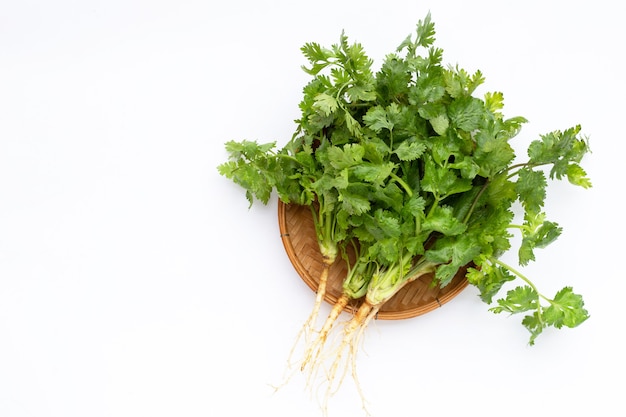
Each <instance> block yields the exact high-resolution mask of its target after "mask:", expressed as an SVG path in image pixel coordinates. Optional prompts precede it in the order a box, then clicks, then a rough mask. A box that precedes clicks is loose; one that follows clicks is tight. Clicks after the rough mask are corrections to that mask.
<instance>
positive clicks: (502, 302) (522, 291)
mask: <svg viewBox="0 0 626 417" xmlns="http://www.w3.org/2000/svg"><path fill="white" fill-rule="evenodd" d="M538 305H539V295H538V294H537V292H536V291H535V290H534V289H532V288H531V287H529V286H528V285H524V286H520V287H516V288H514V289H512V290H509V291H508V292H507V293H506V297H505V298H501V299H499V300H498V306H497V307H493V308H492V309H491V311H493V312H494V313H502V312H508V313H511V314H516V313H522V312H524V311H529V310H535V309H537V306H538Z"/></svg>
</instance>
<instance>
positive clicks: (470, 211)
mask: <svg viewBox="0 0 626 417" xmlns="http://www.w3.org/2000/svg"><path fill="white" fill-rule="evenodd" d="M488 185H489V178H487V181H485V183H484V184H483V186H482V188H481V189H480V191H479V192H478V194H476V197H475V198H474V201H473V202H472V206H471V207H470V209H469V210H468V211H467V214H466V215H465V217H464V218H463V223H467V222H468V221H469V219H470V217H471V216H472V213H473V212H474V209H475V208H476V204H478V200H480V197H481V196H482V195H483V193H484V192H485V190H486V189H487V186H488Z"/></svg>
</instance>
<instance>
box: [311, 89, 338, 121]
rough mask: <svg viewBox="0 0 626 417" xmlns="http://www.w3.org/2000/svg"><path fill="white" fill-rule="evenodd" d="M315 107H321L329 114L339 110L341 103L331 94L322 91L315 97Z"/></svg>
mask: <svg viewBox="0 0 626 417" xmlns="http://www.w3.org/2000/svg"><path fill="white" fill-rule="evenodd" d="M315 107H317V108H318V109H320V110H321V112H322V113H323V114H324V115H325V116H329V115H331V114H333V113H334V112H335V111H337V108H338V107H339V104H338V103H337V99H335V97H332V96H329V95H328V94H326V93H320V94H318V95H317V96H316V97H315Z"/></svg>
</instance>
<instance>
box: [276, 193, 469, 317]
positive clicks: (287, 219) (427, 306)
mask: <svg viewBox="0 0 626 417" xmlns="http://www.w3.org/2000/svg"><path fill="white" fill-rule="evenodd" d="M278 225H279V229H280V236H281V238H282V241H283V245H284V246H285V250H286V252H287V255H288V257H289V260H290V261H291V263H292V264H293V266H294V268H295V269H296V271H297V272H298V274H299V275H300V277H301V278H302V280H303V281H304V282H305V283H306V284H307V285H308V286H309V288H311V290H313V291H316V290H317V286H318V283H319V280H318V277H319V275H320V273H321V272H322V269H323V260H322V255H321V253H320V251H319V247H318V244H317V238H316V235H315V228H314V225H313V217H312V214H311V209H310V208H309V207H308V206H299V205H295V204H284V203H283V202H281V201H280V200H279V201H278ZM346 272H347V267H346V264H345V261H344V260H343V259H339V260H338V261H337V262H335V263H334V264H333V265H332V266H331V268H330V271H329V274H328V283H327V289H326V296H325V297H324V300H325V301H326V302H327V303H330V304H334V303H335V301H337V298H339V297H340V296H341V283H342V280H343V277H345V275H346ZM431 281H432V275H426V276H424V277H422V278H421V279H419V280H416V281H414V282H411V283H410V284H408V285H406V286H405V287H404V288H402V289H401V290H400V291H399V292H398V293H397V294H396V295H395V296H394V297H392V298H391V299H390V300H389V301H387V302H386V303H385V304H384V305H383V306H382V307H381V309H380V310H379V312H378V316H377V318H378V319H384V320H399V319H407V318H411V317H416V316H419V315H422V314H425V313H428V312H430V311H432V310H435V309H437V308H439V307H441V306H442V305H444V304H445V303H447V302H448V301H450V300H451V299H452V298H454V297H456V296H457V295H458V294H459V293H460V292H461V291H463V290H464V289H465V288H466V287H467V285H468V282H467V280H466V279H465V270H461V271H459V273H458V274H457V275H456V276H455V277H454V279H453V280H452V281H451V282H450V283H449V284H448V285H447V286H445V287H444V288H439V287H438V286H435V287H432V286H431V285H430V284H431ZM358 304H359V301H356V302H353V303H352V304H350V305H348V306H347V307H346V309H347V310H349V311H354V310H355V308H357V307H358Z"/></svg>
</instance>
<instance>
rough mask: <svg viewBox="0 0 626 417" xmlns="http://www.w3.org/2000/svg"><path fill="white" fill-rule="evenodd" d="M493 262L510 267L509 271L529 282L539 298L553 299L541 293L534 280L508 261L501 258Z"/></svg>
mask: <svg viewBox="0 0 626 417" xmlns="http://www.w3.org/2000/svg"><path fill="white" fill-rule="evenodd" d="M493 263H495V264H497V265H500V266H501V267H503V268H506V269H508V270H509V271H511V272H512V273H513V274H515V275H517V277H518V278H520V279H521V280H523V281H524V282H525V283H526V284H528V286H529V287H530V288H532V289H533V291H534V292H535V294H537V298H539V297H541V298H543V299H544V300H547V301H550V302H552V300H550V299H549V298H548V297H546V296H545V295H543V294H541V293H540V292H539V290H538V289H537V287H536V286H535V284H533V282H532V281H531V280H530V279H528V278H527V277H526V276H525V275H524V274H522V273H521V272H519V271H518V270H516V269H515V268H513V267H512V266H511V265H509V264H507V263H505V262H502V261H501V260H499V259H493ZM540 307H541V306H539V305H538V308H540Z"/></svg>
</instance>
